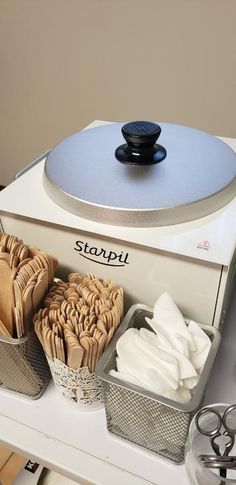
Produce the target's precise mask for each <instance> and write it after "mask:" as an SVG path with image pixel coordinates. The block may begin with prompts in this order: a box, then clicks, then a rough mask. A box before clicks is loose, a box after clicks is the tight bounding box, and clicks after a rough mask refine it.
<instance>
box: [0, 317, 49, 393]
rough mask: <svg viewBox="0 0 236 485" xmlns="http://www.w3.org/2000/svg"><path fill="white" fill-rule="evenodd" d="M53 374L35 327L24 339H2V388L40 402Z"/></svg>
mask: <svg viewBox="0 0 236 485" xmlns="http://www.w3.org/2000/svg"><path fill="white" fill-rule="evenodd" d="M50 378H51V372H50V369H49V366H48V363H47V360H46V357H45V355H44V352H43V349H42V347H41V344H40V342H39V340H38V338H37V336H36V335H35V332H34V328H33V326H32V327H31V328H30V329H29V331H28V333H27V335H26V336H25V337H22V338H19V339H17V338H11V337H0V388H2V389H6V390H8V391H12V392H15V393H17V394H21V395H23V396H25V397H28V398H30V399H38V398H39V397H40V396H41V394H42V393H43V391H44V389H45V387H46V385H47V384H48V382H49V380H50Z"/></svg>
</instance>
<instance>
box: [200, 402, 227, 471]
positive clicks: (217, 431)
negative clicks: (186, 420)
mask: <svg viewBox="0 0 236 485" xmlns="http://www.w3.org/2000/svg"><path fill="white" fill-rule="evenodd" d="M234 410H236V404H232V405H231V406H229V407H228V408H227V409H226V410H225V411H224V413H223V415H222V416H221V414H220V412H219V411H218V410H217V409H215V408H214V407H212V408H211V407H205V408H202V409H200V410H199V411H198V412H197V414H196V416H195V423H196V427H197V429H198V431H199V433H201V434H203V435H205V436H209V438H210V439H211V440H210V441H211V446H212V449H213V451H214V452H215V454H216V455H217V456H222V457H227V456H228V454H229V453H230V451H231V450H232V448H233V446H234V443H235V434H236V428H232V427H231V426H229V425H228V424H227V420H228V417H229V415H230V413H231V415H232V411H234ZM204 414H210V415H212V416H216V418H217V420H216V426H215V427H214V428H213V429H210V430H209V429H207V428H206V426H204V423H203V424H201V423H200V419H201V417H202V416H204ZM222 427H223V428H224V431H223V433H222V432H221V428H222ZM222 435H223V436H227V437H229V441H228V442H227V443H226V444H225V448H224V452H223V453H220V447H219V445H218V444H217V443H216V439H217V438H219V437H220V436H222ZM220 475H221V476H222V477H226V469H224V468H223V467H222V469H221V470H220Z"/></svg>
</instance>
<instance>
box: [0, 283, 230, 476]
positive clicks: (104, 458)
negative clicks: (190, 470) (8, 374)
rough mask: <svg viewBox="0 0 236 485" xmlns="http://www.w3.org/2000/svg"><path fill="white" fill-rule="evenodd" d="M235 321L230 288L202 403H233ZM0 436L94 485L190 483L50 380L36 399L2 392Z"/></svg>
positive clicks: (101, 413) (181, 468)
mask: <svg viewBox="0 0 236 485" xmlns="http://www.w3.org/2000/svg"><path fill="white" fill-rule="evenodd" d="M235 323H236V298H235V292H234V296H233V301H232V304H231V308H230V311H229V317H228V320H227V322H226V324H225V327H224V329H223V335H222V343H221V346H220V350H219V352H218V356H217V359H216V362H215V365H214V368H213V371H212V374H211V377H210V381H209V384H208V387H207V392H206V398H205V402H206V403H212V402H229V403H233V402H236V377H235V362H236V352H235V347H236V324H235ZM0 440H1V442H2V443H3V444H5V445H8V446H10V447H12V448H13V449H15V450H18V451H21V452H23V453H25V454H26V455H30V456H32V457H34V458H35V459H37V460H38V461H39V462H40V463H42V464H44V465H45V466H47V467H49V468H51V469H54V470H57V471H59V472H60V473H62V474H64V475H66V476H68V477H71V478H73V479H76V478H77V479H78V480H80V482H81V479H84V480H88V481H89V482H92V483H93V484H96V485H111V484H112V485H148V484H150V482H151V483H154V484H155V485H170V484H172V483H175V485H187V483H188V482H187V478H186V475H185V468H184V465H181V466H179V465H174V464H171V463H169V462H167V461H166V460H164V459H162V458H161V457H159V456H157V455H155V454H153V453H149V452H146V451H144V450H142V449H141V448H138V447H136V446H135V445H131V444H129V443H128V442H125V441H122V440H120V439H118V438H116V437H115V436H112V435H110V434H109V433H108V431H107V430H106V423H105V413H104V410H103V409H101V410H98V411H90V412H84V411H79V410H77V409H76V408H75V407H74V406H73V405H72V404H70V403H69V402H67V401H66V400H65V399H64V398H62V397H61V396H59V395H58V394H57V392H56V391H55V389H54V386H53V384H52V382H51V384H50V385H49V386H48V388H47V389H46V391H45V393H44V394H43V396H42V397H41V398H40V399H38V400H36V401H31V400H26V399H24V398H21V397H18V396H16V395H14V394H11V393H8V392H5V391H1V392H0ZM81 483H87V482H86V481H85V482H83V481H82V482H81Z"/></svg>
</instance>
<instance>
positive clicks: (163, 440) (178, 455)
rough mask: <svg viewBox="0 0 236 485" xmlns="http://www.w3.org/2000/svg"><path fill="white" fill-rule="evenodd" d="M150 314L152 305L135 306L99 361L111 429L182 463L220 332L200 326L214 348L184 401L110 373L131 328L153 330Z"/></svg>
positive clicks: (108, 422)
mask: <svg viewBox="0 0 236 485" xmlns="http://www.w3.org/2000/svg"><path fill="white" fill-rule="evenodd" d="M146 316H148V317H152V312H151V311H150V308H149V307H146V306H144V305H133V307H131V309H130V310H129V312H128V313H127V315H126V317H125V319H124V321H123V322H122V324H121V326H120V327H119V329H118V330H117V332H116V335H115V337H114V338H113V339H112V342H111V344H110V345H109V347H108V349H107V350H106V352H105V353H104V354H103V356H102V357H101V359H100V361H99V362H98V365H97V369H96V372H97V375H98V376H99V377H100V378H101V379H102V385H103V400H104V405H105V411H106V420H107V429H108V430H109V431H110V432H111V433H113V434H115V435H117V436H119V437H120V438H123V439H125V440H128V441H130V442H132V443H135V444H137V445H139V446H141V447H143V448H146V449H147V450H149V451H152V452H154V453H157V454H158V455H162V456H164V457H165V458H168V459H169V460H171V461H172V462H175V463H178V464H180V463H182V462H183V461H184V453H185V443H186V439H187V435H188V429H189V425H190V421H191V419H192V417H193V415H194V414H195V412H196V411H197V409H198V408H199V407H200V406H201V403H202V400H203V397H204V389H205V386H206V383H207V380H208V377H209V374H210V370H211V367H212V365H213V362H214V359H215V356H216V353H217V349H218V347H219V343H220V333H219V332H218V331H217V330H216V329H215V328H214V327H210V326H207V325H200V326H201V328H202V329H203V330H204V331H205V332H206V333H207V335H208V336H209V338H210V339H211V348H210V351H209V354H208V357H207V361H206V363H205V366H204V369H203V372H202V375H201V377H200V380H199V384H198V385H197V386H196V388H195V390H194V394H193V398H192V399H191V402H190V403H189V404H186V405H185V404H180V403H176V402H174V401H171V400H169V399H166V398H164V397H163V398H162V397H161V396H157V395H156V394H154V393H151V392H149V391H145V390H144V389H141V388H139V387H137V386H133V385H132V384H128V383H125V382H123V381H120V380H119V379H116V378H115V377H112V376H110V375H109V371H110V370H111V369H116V355H117V354H116V342H117V340H118V339H119V337H120V336H121V335H122V334H123V333H124V332H125V331H126V330H127V328H130V327H135V328H138V329H139V328H141V327H145V328H148V329H149V330H150V327H149V326H148V325H147V323H146V321H145V317H146Z"/></svg>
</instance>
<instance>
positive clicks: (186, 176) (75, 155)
mask: <svg viewBox="0 0 236 485" xmlns="http://www.w3.org/2000/svg"><path fill="white" fill-rule="evenodd" d="M123 125H124V124H123V123H112V124H109V125H103V126H101V127H98V128H90V129H87V130H84V131H82V132H80V133H77V134H74V135H72V136H71V137H69V138H67V139H65V140H64V141H62V142H61V143H59V144H58V145H57V146H56V147H55V148H53V149H52V150H51V152H50V154H49V156H48V157H47V160H46V162H45V167H44V177H43V181H44V187H45V189H46V191H47V193H48V194H49V196H50V197H51V198H52V199H53V200H54V201H55V202H56V203H57V204H59V205H60V206H62V207H63V208H65V209H67V210H69V211H71V212H73V213H75V214H77V215H79V216H81V217H85V218H87V219H91V220H94V221H97V222H103V223H107V224H114V225H121V226H135V227H144V226H160V225H169V224H177V223H181V222H186V221H190V220H194V219H198V218H200V217H203V216H205V215H208V214H210V213H212V212H215V211H216V210H218V209H219V208H221V207H223V206H224V205H225V204H227V203H228V202H229V201H230V200H232V198H233V197H234V196H235V194H236V154H235V152H234V151H233V150H232V149H231V148H230V147H229V146H228V145H226V144H225V143H223V142H222V141H220V140H219V139H218V138H216V137H214V136H212V135H209V134H208V133H205V132H203V131H199V130H195V129H192V128H188V127H185V126H182V125H175V124H168V123H160V124H159V125H160V128H161V130H160V131H161V135H160V138H159V139H158V143H159V141H160V143H161V145H155V146H158V147H160V148H161V149H162V154H163V153H164V155H163V156H162V158H161V160H162V161H159V163H156V162H151V163H150V164H149V165H146V166H145V165H136V164H134V163H131V164H129V163H120V161H118V159H117V158H116V157H117V152H116V150H117V148H118V147H119V148H120V147H126V146H127V145H124V138H123V136H122V132H121V129H122V127H123ZM151 128H152V127H151ZM126 131H128V130H126ZM124 136H125V135H124ZM127 136H129V132H128V135H127ZM134 141H135V138H134ZM141 141H142V147H143V149H144V153H145V150H146V145H145V143H144V142H145V139H144V138H143V139H142V140H141ZM134 146H135V144H134ZM163 150H164V151H163ZM134 151H135V150H134ZM115 152H116V155H115ZM134 155H135V153H134ZM122 156H123V155H122ZM133 158H135V157H133ZM163 158H164V159H163ZM121 161H122V160H121ZM152 163H154V164H152Z"/></svg>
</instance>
